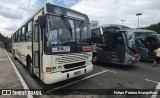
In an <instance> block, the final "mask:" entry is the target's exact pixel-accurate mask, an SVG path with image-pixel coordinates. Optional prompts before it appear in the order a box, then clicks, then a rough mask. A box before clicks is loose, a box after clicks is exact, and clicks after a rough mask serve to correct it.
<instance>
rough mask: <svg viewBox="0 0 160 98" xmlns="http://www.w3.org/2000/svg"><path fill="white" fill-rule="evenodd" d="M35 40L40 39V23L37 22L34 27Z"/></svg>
mask: <svg viewBox="0 0 160 98" xmlns="http://www.w3.org/2000/svg"><path fill="white" fill-rule="evenodd" d="M34 30H35V31H34V41H35V42H38V41H39V28H38V25H37V24H36V25H35V27H34Z"/></svg>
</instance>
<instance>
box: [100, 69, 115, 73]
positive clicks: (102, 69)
mask: <svg viewBox="0 0 160 98" xmlns="http://www.w3.org/2000/svg"><path fill="white" fill-rule="evenodd" d="M100 69H101V70H106V69H104V68H100ZM108 71H109V72H113V73H117V72H115V71H112V70H108Z"/></svg>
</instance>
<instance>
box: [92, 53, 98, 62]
mask: <svg viewBox="0 0 160 98" xmlns="http://www.w3.org/2000/svg"><path fill="white" fill-rule="evenodd" d="M92 62H93V64H97V63H98V61H97V56H96V55H94V56H93V58H92Z"/></svg>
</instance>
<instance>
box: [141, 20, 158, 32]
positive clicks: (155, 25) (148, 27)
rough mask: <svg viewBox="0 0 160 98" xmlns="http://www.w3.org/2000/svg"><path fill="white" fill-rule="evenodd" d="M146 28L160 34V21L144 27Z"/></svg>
mask: <svg viewBox="0 0 160 98" xmlns="http://www.w3.org/2000/svg"><path fill="white" fill-rule="evenodd" d="M143 28H144V29H148V30H153V31H156V32H157V33H159V34H160V22H159V23H157V24H151V25H150V26H147V27H143Z"/></svg>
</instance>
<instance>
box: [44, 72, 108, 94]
mask: <svg viewBox="0 0 160 98" xmlns="http://www.w3.org/2000/svg"><path fill="white" fill-rule="evenodd" d="M105 72H109V70H103V71H101V72H98V73H95V74H92V75H90V76H87V77H85V78H82V79H80V80H77V81H74V82H70V83H68V84H65V85H63V86H59V87H56V88H54V89H51V90H48V91H47V93H50V92H53V91H54V90H57V89H61V88H64V87H67V86H69V85H72V84H76V83H78V82H81V81H84V80H86V79H89V78H91V77H94V76H97V75H100V74H103V73H105Z"/></svg>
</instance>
